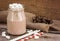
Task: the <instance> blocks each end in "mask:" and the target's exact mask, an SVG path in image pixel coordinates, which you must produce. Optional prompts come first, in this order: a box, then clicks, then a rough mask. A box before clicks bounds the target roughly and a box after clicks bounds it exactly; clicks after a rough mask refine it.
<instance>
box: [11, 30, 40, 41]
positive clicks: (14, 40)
mask: <svg viewBox="0 0 60 41" xmlns="http://www.w3.org/2000/svg"><path fill="white" fill-rule="evenodd" d="M38 32H40V30H35V31H33V32H30V33H28V34H25V35H23V36H19V37H17V38H14V39H12V40H10V41H17V40H19V39H22V38H24V37H27V36H30V35H32V34H34V33H38Z"/></svg>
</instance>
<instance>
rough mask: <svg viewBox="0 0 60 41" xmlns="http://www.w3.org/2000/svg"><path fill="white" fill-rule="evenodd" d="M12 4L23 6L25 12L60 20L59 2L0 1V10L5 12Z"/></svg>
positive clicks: (49, 0)
mask: <svg viewBox="0 0 60 41" xmlns="http://www.w3.org/2000/svg"><path fill="white" fill-rule="evenodd" d="M13 2H17V3H21V4H23V5H24V8H25V11H27V12H32V13H34V14H36V15H41V16H47V17H48V18H51V19H58V20H60V0H0V10H7V9H8V4H10V3H13Z"/></svg>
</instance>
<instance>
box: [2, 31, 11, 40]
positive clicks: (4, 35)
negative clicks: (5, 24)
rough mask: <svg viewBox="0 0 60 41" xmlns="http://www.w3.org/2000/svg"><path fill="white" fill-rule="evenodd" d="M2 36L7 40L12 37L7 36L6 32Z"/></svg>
mask: <svg viewBox="0 0 60 41" xmlns="http://www.w3.org/2000/svg"><path fill="white" fill-rule="evenodd" d="M2 36H3V37H5V38H7V39H10V36H8V35H6V32H5V31H3V32H2Z"/></svg>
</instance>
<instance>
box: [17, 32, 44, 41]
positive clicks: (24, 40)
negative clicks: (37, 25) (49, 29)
mask: <svg viewBox="0 0 60 41" xmlns="http://www.w3.org/2000/svg"><path fill="white" fill-rule="evenodd" d="M43 34H44V33H43V32H40V33H35V34H33V35H30V36H28V37H25V38H24V39H20V40H18V41H27V40H29V39H32V38H34V39H38V38H39V37H41V36H42V35H43ZM36 36H38V38H36Z"/></svg>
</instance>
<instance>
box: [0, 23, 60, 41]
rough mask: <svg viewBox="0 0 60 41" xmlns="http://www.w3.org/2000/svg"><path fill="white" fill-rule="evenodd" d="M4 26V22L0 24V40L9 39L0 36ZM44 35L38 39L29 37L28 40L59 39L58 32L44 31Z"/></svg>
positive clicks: (5, 40) (49, 40)
mask: <svg viewBox="0 0 60 41" xmlns="http://www.w3.org/2000/svg"><path fill="white" fill-rule="evenodd" d="M3 28H4V29H5V28H6V24H0V41H9V40H7V39H6V38H4V37H2V36H1V32H2V31H4V29H3ZM44 36H45V37H40V38H39V39H38V40H35V39H30V40H28V41H60V34H52V33H45V34H44Z"/></svg>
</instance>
